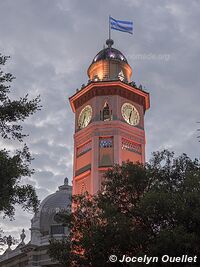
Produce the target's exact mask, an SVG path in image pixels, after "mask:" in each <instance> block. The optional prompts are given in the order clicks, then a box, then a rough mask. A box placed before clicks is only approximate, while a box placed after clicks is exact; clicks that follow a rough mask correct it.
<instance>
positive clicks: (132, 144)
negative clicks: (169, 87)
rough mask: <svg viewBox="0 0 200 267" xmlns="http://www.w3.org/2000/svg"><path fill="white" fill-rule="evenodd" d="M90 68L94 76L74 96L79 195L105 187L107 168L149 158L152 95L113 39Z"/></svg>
mask: <svg viewBox="0 0 200 267" xmlns="http://www.w3.org/2000/svg"><path fill="white" fill-rule="evenodd" d="M106 44H107V47H106V48H104V49H103V50H101V51H100V52H99V53H98V54H97V55H96V56H95V57H94V59H93V61H92V63H91V65H90V66H89V68H88V76H89V81H88V84H87V85H83V86H82V87H81V89H80V90H77V91H76V93H75V94H74V95H73V96H71V97H70V98H69V100H70V104H71V108H72V110H73V112H74V113H75V134H74V167H73V194H81V193H84V192H85V191H88V192H89V193H90V194H95V193H96V192H97V191H98V190H99V189H101V183H102V180H103V175H104V172H105V171H106V170H107V169H108V168H111V167H112V166H113V165H114V164H115V163H117V164H121V163H122V162H123V161H127V160H130V161H133V162H141V163H144V162H145V131H144V114H145V111H146V110H147V109H148V108H149V107H150V103H149V94H148V93H147V92H145V91H143V90H142V89H139V88H137V87H136V85H135V83H134V82H132V81H131V74H132V69H131V67H130V65H129V64H128V61H127V59H126V58H125V56H124V55H123V54H122V53H121V52H120V51H119V50H117V49H115V48H113V47H112V46H113V41H112V40H111V39H109V40H107V41H106Z"/></svg>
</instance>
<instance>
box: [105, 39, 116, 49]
mask: <svg viewBox="0 0 200 267" xmlns="http://www.w3.org/2000/svg"><path fill="white" fill-rule="evenodd" d="M106 44H107V46H108V47H111V46H112V45H113V44H114V41H113V40H112V39H108V40H106Z"/></svg>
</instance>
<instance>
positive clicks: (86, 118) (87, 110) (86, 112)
mask: <svg viewBox="0 0 200 267" xmlns="http://www.w3.org/2000/svg"><path fill="white" fill-rule="evenodd" d="M91 118H92V107H91V106H90V105H87V106H86V107H84V108H83V109H82V110H81V113H80V114H79V117H78V126H79V128H80V129H83V128H84V127H86V126H87V125H88V124H89V122H90V121H91Z"/></svg>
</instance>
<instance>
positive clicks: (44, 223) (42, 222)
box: [31, 178, 72, 243]
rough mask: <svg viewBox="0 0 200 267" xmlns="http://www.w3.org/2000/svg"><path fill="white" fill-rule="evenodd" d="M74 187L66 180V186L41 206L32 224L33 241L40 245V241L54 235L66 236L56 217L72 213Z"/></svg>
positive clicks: (61, 187) (50, 196) (48, 197)
mask: <svg viewBox="0 0 200 267" xmlns="http://www.w3.org/2000/svg"><path fill="white" fill-rule="evenodd" d="M71 197H72V186H70V185H68V179H67V178H65V180H64V185H61V186H59V189H58V191H56V192H55V193H53V194H51V195H49V196H47V197H46V198H45V199H44V200H43V201H42V202H41V204H40V207H39V211H38V213H37V214H35V216H34V218H33V219H32V224H31V232H32V234H31V236H32V237H31V240H32V241H33V243H38V241H39V240H38V239H40V238H42V237H47V236H49V235H53V234H64V232H63V231H64V227H63V226H62V225H61V224H60V223H58V222H56V220H55V215H56V214H57V213H59V212H61V211H67V210H68V211H71ZM39 237H40V238H39ZM31 243H32V242H31Z"/></svg>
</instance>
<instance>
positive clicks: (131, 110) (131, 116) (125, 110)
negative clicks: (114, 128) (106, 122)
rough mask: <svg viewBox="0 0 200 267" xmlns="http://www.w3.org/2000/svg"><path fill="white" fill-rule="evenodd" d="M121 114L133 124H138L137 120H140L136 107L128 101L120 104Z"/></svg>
mask: <svg viewBox="0 0 200 267" xmlns="http://www.w3.org/2000/svg"><path fill="white" fill-rule="evenodd" d="M121 112H122V116H123V118H124V120H125V121H126V122H127V123H128V124H130V125H133V126H136V125H138V123H139V121H140V115H139V112H138V110H137V109H136V107H134V106H133V105H132V104H130V103H124V104H123V105H122V109H121Z"/></svg>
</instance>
